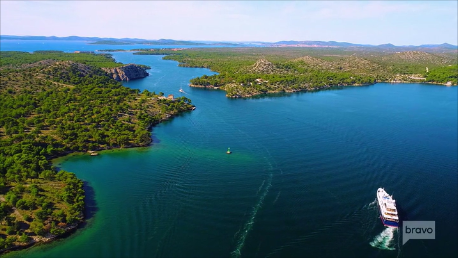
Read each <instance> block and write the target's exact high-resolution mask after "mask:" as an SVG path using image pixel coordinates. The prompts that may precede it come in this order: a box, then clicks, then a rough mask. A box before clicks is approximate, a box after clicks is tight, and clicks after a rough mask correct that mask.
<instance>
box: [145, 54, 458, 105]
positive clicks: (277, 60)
mask: <svg viewBox="0 0 458 258" xmlns="http://www.w3.org/2000/svg"><path fill="white" fill-rule="evenodd" d="M148 53H150V54H158V53H159V52H158V51H148V50H143V51H141V52H139V53H138V54H148ZM163 54H165V55H167V56H165V57H164V59H167V60H176V61H178V62H179V66H182V67H203V68H209V69H211V70H213V71H215V72H218V74H217V75H212V76H206V75H204V76H202V77H199V78H194V79H192V80H191V86H194V87H209V88H216V89H222V90H225V91H226V93H227V96H228V97H250V96H254V95H258V94H265V93H275V92H294V91H303V90H307V91H314V90H320V89H324V88H330V87H342V86H352V85H367V84H373V83H376V82H429V83H438V84H446V83H449V84H451V85H456V84H457V74H458V71H457V56H456V51H455V52H447V53H426V52H420V51H405V52H386V51H377V50H370V49H369V50H367V49H360V50H355V49H352V48H205V49H203V48H195V49H185V50H178V51H173V52H172V51H170V53H167V52H165V51H164V52H163Z"/></svg>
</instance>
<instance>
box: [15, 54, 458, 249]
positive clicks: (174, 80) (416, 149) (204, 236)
mask: <svg viewBox="0 0 458 258" xmlns="http://www.w3.org/2000/svg"><path fill="white" fill-rule="evenodd" d="M115 57H116V59H117V60H118V61H121V62H124V63H129V62H135V63H141V64H146V65H150V66H151V67H152V70H151V71H150V74H151V75H150V76H149V77H148V78H145V79H143V80H138V81H132V82H129V83H125V85H126V86H128V87H132V88H139V89H141V90H143V89H148V90H150V91H156V92H160V91H162V92H164V93H166V94H169V93H172V94H175V95H180V93H179V92H178V90H179V89H180V87H183V89H184V90H185V91H186V95H185V96H187V97H189V98H191V99H192V101H193V104H195V105H196V106H197V109H196V110H195V111H193V112H189V113H186V114H184V115H182V116H179V117H176V118H174V119H173V120H171V121H169V122H166V123H163V124H161V125H159V126H157V127H156V128H154V130H153V138H154V144H153V146H152V147H150V148H141V149H132V150H125V151H114V152H106V153H102V154H101V155H99V156H96V157H90V156H75V157H71V158H68V159H61V160H59V161H58V165H59V166H60V167H61V168H62V169H65V170H68V171H72V172H75V173H76V174H77V175H78V177H80V178H81V179H83V180H85V181H86V182H87V184H88V187H87V191H88V192H89V193H90V194H89V196H90V197H91V198H90V199H91V201H90V202H89V206H90V207H89V209H88V210H89V213H90V214H89V215H90V219H89V222H88V224H87V225H86V226H85V227H84V228H82V229H80V230H78V231H77V232H76V233H75V234H74V235H72V236H70V237H68V238H66V239H64V240H61V241H58V242H55V243H52V244H49V245H44V246H40V247H35V248H32V249H30V250H26V251H21V252H16V253H14V254H9V255H7V256H8V257H10V256H11V257H13V256H17V257H228V256H232V257H239V256H240V257H304V256H312V257H316V256H334V257H344V256H365V257H367V256H375V257H410V256H415V257H438V256H440V257H442V256H456V255H457V250H456V247H455V245H456V242H457V240H458V237H457V233H456V232H457V224H456V218H457V181H458V180H457V169H458V165H457V155H458V151H457V120H458V119H457V87H452V88H447V87H443V86H434V85H422V84H377V85H374V86H369V87H351V88H346V89H342V90H330V91H322V92H316V93H297V94H289V95H284V96H281V97H261V98H255V99H237V100H233V99H227V98H225V96H224V95H225V94H224V92H222V91H214V90H204V89H194V88H189V87H187V83H188V81H189V79H191V78H193V77H196V76H200V75H203V74H211V72H210V71H208V70H206V69H194V68H179V67H177V63H176V62H172V61H163V60H161V57H160V56H134V55H131V54H130V53H116V54H115ZM228 147H230V148H231V150H232V151H233V154H231V155H227V154H226V153H225V152H226V150H227V148H228ZM378 187H384V188H385V189H386V190H387V191H388V193H390V194H394V198H395V199H396V200H397V203H398V206H399V209H400V212H401V216H402V219H403V220H435V221H436V231H437V233H436V240H411V241H409V242H408V243H407V244H406V245H405V246H401V239H400V237H399V232H397V231H390V230H385V228H384V227H383V225H382V224H381V222H380V219H379V218H378V211H377V206H376V205H375V202H374V200H375V192H376V189H377V188H378ZM92 193H93V194H92Z"/></svg>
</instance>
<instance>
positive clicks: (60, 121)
mask: <svg viewBox="0 0 458 258" xmlns="http://www.w3.org/2000/svg"><path fill="white" fill-rule="evenodd" d="M0 57H1V66H0V79H1V84H0V201H1V203H0V252H2V251H5V250H7V249H8V248H11V247H16V246H20V245H27V244H30V243H33V242H40V241H44V240H46V239H49V238H52V237H54V236H58V235H61V234H63V233H64V232H66V231H68V230H70V229H72V228H75V227H76V226H77V224H78V223H79V222H81V221H82V220H83V219H84V218H83V211H84V196H85V195H84V189H83V182H82V181H81V180H79V179H78V178H77V177H76V176H75V175H74V174H73V173H70V172H67V171H57V169H56V168H55V167H53V165H52V163H51V162H50V160H51V159H52V158H55V157H58V156H62V155H66V154H68V153H70V152H87V151H97V150H103V149H112V148H125V147H136V146H146V145H148V144H150V142H151V134H150V132H149V131H148V130H149V129H150V128H151V126H152V125H154V124H157V123H159V122H161V121H163V120H165V119H168V118H170V117H172V116H174V115H176V114H179V113H180V112H184V111H186V110H190V109H192V108H193V106H192V105H191V101H190V100H189V99H187V98H186V97H180V98H176V99H173V98H172V97H170V98H166V97H164V96H163V95H164V94H163V93H162V92H161V93H157V94H156V93H155V92H148V91H147V90H145V91H143V92H139V90H134V89H130V88H126V87H123V86H122V84H120V83H119V82H117V81H115V80H113V79H111V78H110V77H109V76H107V74H106V73H105V72H104V71H103V70H102V69H101V68H102V67H115V66H120V65H122V64H119V63H115V62H114V60H113V59H112V58H111V56H110V55H96V54H83V53H80V54H76V53H63V52H57V51H46V52H37V53H25V52H0Z"/></svg>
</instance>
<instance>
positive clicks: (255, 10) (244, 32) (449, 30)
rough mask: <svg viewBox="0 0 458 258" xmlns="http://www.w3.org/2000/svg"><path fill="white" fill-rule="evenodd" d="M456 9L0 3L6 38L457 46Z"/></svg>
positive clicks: (425, 4)
mask: <svg viewBox="0 0 458 258" xmlns="http://www.w3.org/2000/svg"><path fill="white" fill-rule="evenodd" d="M457 8H458V7H457V1H456V0H455V1H348V2H347V1H266V2H263V1H251V2H242V1H240V2H238V1H169V2H162V1H135V2H123V1H4V0H2V1H1V34H2V35H43V36H71V35H75V36H96V37H116V38H122V37H129V38H144V39H160V38H170V39H181V40H215V41H220V40H225V41H269V42H273V41H280V40H323V41H330V40H334V41H346V42H352V43H363V44H384V43H392V44H395V45H420V44H427V43H428V44H429V43H432V44H438V43H444V42H447V43H451V44H454V45H457V44H458V39H457V37H458V36H457V31H458V28H457V24H458V20H457Z"/></svg>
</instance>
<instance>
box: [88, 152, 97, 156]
mask: <svg viewBox="0 0 458 258" xmlns="http://www.w3.org/2000/svg"><path fill="white" fill-rule="evenodd" d="M88 152H89V155H91V156H97V155H99V154H98V153H97V152H95V151H88Z"/></svg>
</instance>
